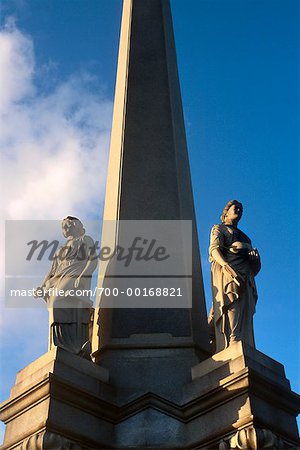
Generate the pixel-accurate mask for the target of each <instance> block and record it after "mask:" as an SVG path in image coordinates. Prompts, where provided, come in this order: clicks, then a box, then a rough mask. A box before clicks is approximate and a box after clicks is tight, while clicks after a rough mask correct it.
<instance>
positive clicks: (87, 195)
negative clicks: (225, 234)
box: [0, 18, 112, 395]
mask: <svg viewBox="0 0 300 450" xmlns="http://www.w3.org/2000/svg"><path fill="white" fill-rule="evenodd" d="M0 48H1V54H0V85H1V90H0V92H1V94H0V104H1V108H0V116H1V140H0V148H1V155H2V156H1V159H2V164H1V179H2V183H3V189H2V190H3V191H4V198H5V202H4V205H3V208H2V210H1V212H0V218H1V221H2V223H3V221H4V220H5V219H61V218H63V217H65V215H67V214H71V215H76V216H79V217H81V218H83V219H86V218H90V217H95V211H97V212H98V215H99V211H101V206H102V204H103V198H104V187H105V178H106V166H107V156H108V144H109V134H110V125H111V113H112V101H111V100H110V99H109V98H107V96H105V94H104V93H103V90H102V89H101V86H100V83H99V79H97V78H96V77H95V76H92V75H91V74H89V73H83V72H80V73H78V74H74V75H73V76H71V77H70V78H69V79H67V80H64V81H61V82H57V83H56V84H53V83H52V84H50V86H51V87H50V88H49V86H48V88H47V89H43V88H41V86H43V82H42V80H41V78H40V77H41V75H42V74H43V73H45V67H39V66H38V65H37V61H36V57H35V52H34V42H33V41H32V39H31V37H30V36H28V35H26V34H24V33H23V32H22V31H20V30H19V29H18V28H17V26H16V24H15V22H14V20H13V19H12V18H10V19H8V20H7V21H6V23H5V25H4V26H3V28H2V29H1V31H0ZM1 231H2V236H3V226H2V229H1ZM2 266H3V264H2ZM2 271H3V267H2ZM1 322H2V323H1V334H0V344H1V345H2V346H6V347H10V346H11V351H12V352H14V358H18V353H24V349H26V351H25V354H26V359H27V362H30V360H31V359H32V358H34V357H36V353H37V352H39V351H40V350H41V349H42V348H45V349H46V347H47V344H46V342H45V343H44V344H43V345H38V346H37V347H36V346H34V348H33V345H32V343H33V342H37V341H38V340H39V336H41V335H43V339H44V338H45V336H46V335H47V332H46V333H45V332H44V331H43V330H44V328H45V327H46V328H45V329H47V315H46V314H44V313H43V312H42V311H40V310H34V311H32V310H30V311H28V310H27V311H25V310H23V311H21V310H20V311H16V310H6V311H4V310H3V308H2V312H1ZM16 343H18V344H19V345H16ZM4 354H6V353H4V351H3V350H2V351H1V355H4ZM19 356H20V355H19ZM1 359H2V358H1ZM20 361H22V363H23V362H24V358H21V359H20ZM2 362H3V361H2ZM27 362H26V363H27ZM19 368H20V367H19ZM10 381H11V384H12V383H13V378H12V379H11V380H10ZM7 394H8V392H5V393H4V395H7Z"/></svg>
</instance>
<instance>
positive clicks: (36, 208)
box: [1, 0, 300, 399]
mask: <svg viewBox="0 0 300 450" xmlns="http://www.w3.org/2000/svg"><path fill="white" fill-rule="evenodd" d="M171 4H172V12H173V19H174V28H175V37H176V46H177V56H178V65H179V74H180V81H181V89H182V96H183V106H184V113H185V121H186V130H187V139H188V148H189V156H190V163H191V171H192V182H193V189H194V199H195V207H196V213H197V222H198V232H199V239H200V251H201V256H202V264H203V275H204V281H205V289H206V298H207V303H208V305H209V306H210V303H211V296H210V272H209V264H208V261H207V248H208V244H209V232H210V229H211V227H212V225H213V224H214V223H216V222H218V221H219V216H220V213H221V211H222V208H223V206H224V204H225V203H226V202H227V201H228V200H230V199H232V198H237V199H238V200H240V201H241V202H242V203H243V204H244V217H243V218H242V221H241V223H240V228H241V229H242V230H243V231H245V232H246V233H247V234H248V235H249V236H250V237H251V238H252V241H253V244H254V245H255V246H257V247H258V249H259V250H260V253H261V257H262V271H261V273H260V274H259V275H258V277H257V285H258V293H259V300H258V306H257V313H256V316H255V335H256V344H257V348H258V349H259V350H260V351H262V352H264V353H266V354H267V355H269V356H271V357H273V358H274V359H276V360H278V361H280V362H282V363H283V364H284V365H285V368H286V374H287V377H288V378H289V379H290V380H291V384H292V387H293V388H294V389H295V390H299V348H300V346H299V344H300V339H299V336H300V330H299V320H300V317H299V282H298V278H299V223H298V217H299V182H298V179H299V164H298V162H299V161H298V150H299V136H298V125H299V109H298V108H299V104H298V100H299V96H298V94H299V93H298V79H299V72H298V56H299V53H298V38H299V36H298V29H299V25H298V14H297V1H296V0H295V1H294V0H272V1H271V0H172V1H171ZM9 17H10V19H8V18H9ZM12 17H13V18H14V19H12ZM7 19H8V21H7ZM120 19H121V1H120V0H88V1H87V0H72V1H70V0H51V1H42V0H9V1H8V0H2V12H1V21H2V27H3V29H2V31H1V38H2V39H4V42H5V44H6V47H5V49H6V53H5V55H4V56H3V58H2V63H3V67H2V69H1V73H2V77H4V83H6V84H5V86H6V85H7V89H6V90H5V94H6V96H7V98H5V100H6V101H7V105H8V107H7V111H9V114H7V115H6V116H5V121H6V122H4V124H5V129H6V130H8V131H7V135H5V138H6V139H4V140H3V142H2V144H1V145H2V149H1V150H3V155H4V168H5V175H6V177H4V180H5V181H6V182H7V186H8V188H7V194H6V195H7V196H8V197H7V198H8V200H9V201H7V202H6V206H5V209H4V211H3V213H1V214H2V215H1V219H5V218H6V219H35V218H41V219H43V218H54V219H59V218H61V217H62V216H65V215H66V214H70V213H72V214H74V215H78V216H79V217H82V219H97V218H99V220H100V219H101V214H102V205H103V196H104V188H105V170H106V163H107V152H108V144H109V132H110V126H111V111H112V101H113V92H114V83H115V73H116V64H117V51H118V38H119V28H120ZM20 54H23V59H22V58H21V57H20ZM24 55H25V56H24ZM7 61H9V64H8V63H7ZM8 68H11V73H13V74H14V76H13V77H11V76H10V77H9V76H8V75H7V77H6V78H5V70H6V72H7V70H8ZM2 86H3V84H2ZM16 117H17V118H18V120H17V119H16ZM35 127H36V129H35ZM3 129H4V128H3ZM16 133H17V134H18V136H19V140H18V139H16ZM41 134H42V136H41ZM11 143H13V145H11ZM9 145H10V146H9ZM49 167H53V168H54V169H55V170H54V172H55V176H54V175H53V174H52V176H50V175H49V177H48V176H45V172H43V170H44V171H46V170H48V169H47V168H49ZM61 168H64V169H65V170H62V169H61ZM41 172H42V174H41ZM87 174H88V175H87ZM16 175H17V176H16ZM13 177H14V179H15V180H16V179H17V180H18V181H15V184H14V185H13V186H12V185H11V184H10V179H11V178H13ZM48 179H49V182H48V181H47V180H48ZM53 179H55V180H56V181H57V185H58V189H60V190H58V191H55V192H52V189H53V187H52V186H53V183H52V180H53ZM78 179H80V180H81V184H80V183H78ZM32 180H34V183H35V184H34V185H33V184H32ZM66 185H67V186H70V185H72V187H73V186H75V192H74V191H72V190H71V189H66V187H65V186H66ZM83 185H84V186H85V187H84V186H83ZM76 189H77V191H76ZM78 196H79V200H80V201H79V200H78V201H76V200H75V197H76V198H78ZM51 199H52V200H51ZM26 314H27V315H26ZM2 317H3V321H4V322H5V323H4V324H3V326H4V328H3V329H4V331H3V335H2V336H1V344H2V349H1V363H2V364H1V365H2V367H3V370H4V371H3V374H4V375H5V382H4V384H3V388H2V391H1V396H2V399H4V398H6V397H7V396H8V394H9V388H10V387H11V385H12V384H13V382H14V377H15V373H16V371H17V370H19V369H20V368H22V367H24V366H25V365H26V364H28V363H29V362H30V361H32V360H33V359H35V358H36V357H37V356H39V355H41V354H42V353H43V352H44V351H46V342H45V340H46V337H47V330H46V327H47V318H46V312H45V311H42V312H41V311H35V310H33V311H31V312H30V313H29V312H28V311H27V312H25V313H24V312H20V311H6V312H5V313H3V314H2ZM24 317H25V318H24ZM25 322H26V323H25ZM37 322H38V324H37ZM13 330H14V331H13ZM13 333H14V335H13ZM37 335H38V336H39V338H38V339H36V336H37ZM10 336H13V337H12V338H10ZM37 340H38V342H37ZM4 347H5V348H4ZM5 361H6V362H5ZM4 362H5V364H4Z"/></svg>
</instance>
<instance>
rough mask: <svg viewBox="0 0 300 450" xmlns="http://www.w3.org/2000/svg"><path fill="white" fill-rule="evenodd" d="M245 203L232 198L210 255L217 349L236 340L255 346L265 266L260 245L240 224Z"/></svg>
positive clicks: (212, 240) (213, 238)
mask: <svg viewBox="0 0 300 450" xmlns="http://www.w3.org/2000/svg"><path fill="white" fill-rule="evenodd" d="M242 213H243V206H242V204H241V203H240V202H238V201H236V200H231V201H230V202H228V203H227V205H226V206H225V208H224V210H223V213H222V216H221V222H222V223H221V224H219V225H214V227H213V228H212V231H211V237H210V248H209V259H210V262H211V263H212V265H211V275H212V297H213V307H212V310H211V313H210V317H209V324H210V325H211V327H213V326H214V331H215V344H216V351H217V352H218V351H221V350H223V349H224V348H226V347H228V346H229V345H230V344H231V343H233V342H236V341H243V342H246V343H247V344H249V345H250V346H252V347H254V346H255V344H254V334H253V315H254V313H255V305H256V302H257V291H256V285H255V280H254V277H255V276H256V275H257V274H258V272H259V271H260V268H261V264H260V256H259V253H258V251H257V249H254V248H252V244H251V240H250V239H249V237H248V236H246V234H245V233H243V232H242V231H241V230H239V229H238V227H237V225H238V222H239V220H240V219H241V217H242Z"/></svg>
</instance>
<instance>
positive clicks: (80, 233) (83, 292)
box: [36, 216, 97, 359]
mask: <svg viewBox="0 0 300 450" xmlns="http://www.w3.org/2000/svg"><path fill="white" fill-rule="evenodd" d="M62 233H63V235H64V237H65V238H67V240H66V242H65V244H64V245H63V246H62V247H60V248H59V249H58V250H57V252H56V253H55V255H54V259H53V263H52V266H51V268H50V271H49V272H48V274H47V275H46V277H45V279H44V281H43V283H42V285H41V286H40V287H39V288H37V289H36V292H38V291H43V294H42V295H41V296H42V297H43V298H44V300H45V301H46V302H47V307H48V310H49V325H50V333H49V349H51V348H53V346H57V347H61V348H63V349H65V350H67V351H69V352H71V353H74V354H76V355H80V356H83V357H85V358H88V359H90V353H91V342H90V321H91V316H92V311H93V309H92V302H91V300H90V297H89V292H87V290H89V289H90V287H91V278H92V274H93V272H94V270H95V269H96V267H97V258H96V255H95V245H94V241H93V239H92V238H91V237H89V236H86V235H85V229H84V228H83V225H82V223H81V221H80V220H79V219H77V218H76V217H72V216H68V217H66V218H65V219H64V220H63V221H62ZM36 296H37V295H36Z"/></svg>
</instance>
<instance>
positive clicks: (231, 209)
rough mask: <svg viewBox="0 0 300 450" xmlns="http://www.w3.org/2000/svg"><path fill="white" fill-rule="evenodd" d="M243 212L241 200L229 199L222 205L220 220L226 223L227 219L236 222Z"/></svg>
mask: <svg viewBox="0 0 300 450" xmlns="http://www.w3.org/2000/svg"><path fill="white" fill-rule="evenodd" d="M242 214H243V205H242V203H241V202H238V201H237V200H230V201H229V202H228V203H227V204H226V205H225V207H224V209H223V212H222V215H221V222H222V223H226V222H227V221H229V222H232V221H235V222H238V221H239V220H240V218H241V217H242Z"/></svg>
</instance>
